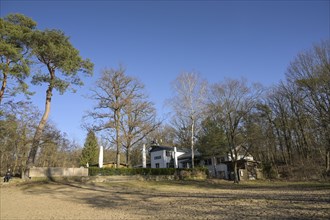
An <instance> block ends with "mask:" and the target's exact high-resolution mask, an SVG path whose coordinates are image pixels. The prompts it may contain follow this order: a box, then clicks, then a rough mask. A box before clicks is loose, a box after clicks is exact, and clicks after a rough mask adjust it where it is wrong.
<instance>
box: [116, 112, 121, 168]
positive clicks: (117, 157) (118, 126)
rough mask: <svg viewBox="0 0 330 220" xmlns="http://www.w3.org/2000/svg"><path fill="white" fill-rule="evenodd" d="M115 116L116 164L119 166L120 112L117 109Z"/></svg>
mask: <svg viewBox="0 0 330 220" xmlns="http://www.w3.org/2000/svg"><path fill="white" fill-rule="evenodd" d="M115 116H116V119H115V120H116V122H115V123H116V145H117V151H116V166H117V168H119V166H120V138H119V129H120V112H119V110H116V113H115Z"/></svg>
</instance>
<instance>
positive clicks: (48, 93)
mask: <svg viewBox="0 0 330 220" xmlns="http://www.w3.org/2000/svg"><path fill="white" fill-rule="evenodd" d="M52 91H53V87H52V84H50V85H49V87H48V89H47V91H46V104H45V112H44V114H43V116H42V118H41V121H40V123H39V125H38V127H37V130H36V133H35V134H34V137H33V141H32V146H31V150H30V153H29V156H28V160H27V162H26V169H25V177H28V176H29V169H30V168H31V167H32V166H33V165H34V164H35V159H36V156H37V152H38V148H39V142H40V139H41V136H42V133H43V130H44V128H45V125H46V123H47V119H48V116H49V112H50V104H51V99H52Z"/></svg>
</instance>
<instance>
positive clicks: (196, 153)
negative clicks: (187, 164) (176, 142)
mask: <svg viewBox="0 0 330 220" xmlns="http://www.w3.org/2000/svg"><path fill="white" fill-rule="evenodd" d="M194 152H195V154H194V156H195V157H200V156H201V153H199V152H198V151H197V150H196V151H194ZM186 158H190V159H191V150H189V151H188V152H186V153H184V154H182V155H180V156H179V157H178V160H183V159H186Z"/></svg>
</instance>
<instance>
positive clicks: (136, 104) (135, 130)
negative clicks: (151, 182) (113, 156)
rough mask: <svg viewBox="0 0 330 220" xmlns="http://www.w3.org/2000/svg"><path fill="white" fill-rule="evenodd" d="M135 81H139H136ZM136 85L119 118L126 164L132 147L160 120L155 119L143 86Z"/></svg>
mask: <svg viewBox="0 0 330 220" xmlns="http://www.w3.org/2000/svg"><path fill="white" fill-rule="evenodd" d="M136 83H139V82H137V81H136ZM139 84H140V86H137V87H136V91H135V94H134V95H133V96H132V100H130V101H129V102H128V103H127V105H126V106H125V107H124V109H123V110H124V111H123V113H124V115H123V117H122V120H121V129H122V132H123V143H124V144H123V146H124V149H125V151H126V164H127V165H128V166H130V165H131V160H130V155H131V151H132V148H133V147H134V146H136V145H138V144H139V143H140V142H141V141H142V140H143V139H144V138H145V137H146V136H147V135H148V134H150V133H151V132H152V131H154V130H155V129H156V128H157V127H158V126H159V125H160V123H161V122H159V121H157V119H156V109H155V108H154V106H153V103H151V102H149V101H148V100H147V99H148V96H147V95H145V93H144V91H143V88H144V86H143V85H142V84H141V83H139Z"/></svg>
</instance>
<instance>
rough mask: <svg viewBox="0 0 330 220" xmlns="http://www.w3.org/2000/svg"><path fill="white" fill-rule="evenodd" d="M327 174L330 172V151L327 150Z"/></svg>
mask: <svg viewBox="0 0 330 220" xmlns="http://www.w3.org/2000/svg"><path fill="white" fill-rule="evenodd" d="M325 160H326V165H325V166H326V172H327V173H329V172H330V150H327V152H326V158H325Z"/></svg>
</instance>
